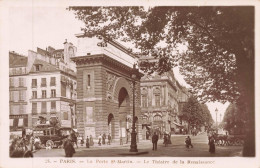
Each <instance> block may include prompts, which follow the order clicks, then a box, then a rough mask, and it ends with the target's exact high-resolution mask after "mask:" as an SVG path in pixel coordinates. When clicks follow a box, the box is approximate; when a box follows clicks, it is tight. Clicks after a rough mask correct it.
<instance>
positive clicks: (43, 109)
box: [41, 102, 47, 113]
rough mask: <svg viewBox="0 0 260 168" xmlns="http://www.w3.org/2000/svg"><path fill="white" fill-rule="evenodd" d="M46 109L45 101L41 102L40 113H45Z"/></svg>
mask: <svg viewBox="0 0 260 168" xmlns="http://www.w3.org/2000/svg"><path fill="white" fill-rule="evenodd" d="M46 109H47V108H46V102H42V108H41V112H42V113H46V112H47V110H46Z"/></svg>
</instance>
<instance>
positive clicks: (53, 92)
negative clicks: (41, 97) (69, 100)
mask: <svg viewBox="0 0 260 168" xmlns="http://www.w3.org/2000/svg"><path fill="white" fill-rule="evenodd" d="M51 97H56V90H55V89H52V90H51Z"/></svg>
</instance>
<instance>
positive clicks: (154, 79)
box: [141, 71, 181, 135]
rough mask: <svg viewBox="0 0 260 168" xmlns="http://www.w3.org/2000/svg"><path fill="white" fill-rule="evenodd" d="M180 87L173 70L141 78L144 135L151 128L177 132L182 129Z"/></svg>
mask: <svg viewBox="0 0 260 168" xmlns="http://www.w3.org/2000/svg"><path fill="white" fill-rule="evenodd" d="M179 92H180V88H179V87H178V86H177V81H176V79H175V77H174V74H173V72H172V71H170V72H166V73H164V74H162V75H157V74H155V73H154V74H153V75H149V76H144V77H143V78H142V79H141V111H142V120H143V121H142V123H143V128H144V130H143V135H145V132H146V131H149V130H150V129H153V130H158V131H160V132H168V133H169V132H175V131H176V129H180V127H181V124H180V122H179V118H178V114H179V110H178V106H179V104H178V103H179V97H178V95H179Z"/></svg>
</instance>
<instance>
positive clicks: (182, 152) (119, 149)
mask: <svg viewBox="0 0 260 168" xmlns="http://www.w3.org/2000/svg"><path fill="white" fill-rule="evenodd" d="M185 137H186V136H184V135H172V137H171V141H172V144H169V145H168V146H167V147H165V146H164V144H163V140H159V141H158V148H157V151H153V150H152V143H151V141H149V140H145V141H140V142H139V143H138V144H137V146H138V150H139V152H140V154H136V155H132V154H131V153H130V152H129V149H130V142H129V143H128V144H124V145H119V142H114V143H111V145H103V146H97V144H95V145H94V147H91V148H85V146H83V147H81V146H80V145H79V148H76V147H75V150H76V153H75V154H74V155H73V157H125V156H134V157H160V156H161V157H228V156H230V157H232V156H241V152H242V148H243V147H242V146H216V153H215V154H210V153H209V152H208V149H209V146H208V137H207V135H206V133H202V134H200V135H197V136H190V137H191V140H192V144H193V148H190V149H187V148H186V147H185V145H184V140H185ZM64 156H65V153H64V149H51V150H46V149H41V150H39V151H37V152H35V153H34V157H64Z"/></svg>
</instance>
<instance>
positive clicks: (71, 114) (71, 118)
mask: <svg viewBox="0 0 260 168" xmlns="http://www.w3.org/2000/svg"><path fill="white" fill-rule="evenodd" d="M69 106H70V116H71V117H70V123H71V128H74V122H73V117H75V116H74V112H73V106H74V103H73V102H70V104H69ZM72 116H73V117H72Z"/></svg>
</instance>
